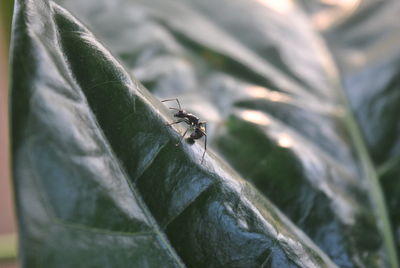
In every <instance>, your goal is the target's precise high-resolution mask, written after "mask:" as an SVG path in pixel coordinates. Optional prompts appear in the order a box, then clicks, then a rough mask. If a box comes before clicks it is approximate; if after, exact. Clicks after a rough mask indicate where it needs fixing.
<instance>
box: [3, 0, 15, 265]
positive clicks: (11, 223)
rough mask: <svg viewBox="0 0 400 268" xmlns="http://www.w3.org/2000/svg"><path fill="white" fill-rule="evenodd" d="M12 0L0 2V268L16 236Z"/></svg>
mask: <svg viewBox="0 0 400 268" xmlns="http://www.w3.org/2000/svg"><path fill="white" fill-rule="evenodd" d="M12 11H13V1H10V0H2V1H0V266H1V267H4V268H11V267H16V263H15V259H16V256H17V255H16V249H17V235H16V233H15V232H16V227H15V219H14V213H13V211H14V207H13V200H12V194H11V193H12V190H11V178H10V166H9V164H10V161H9V159H10V156H9V128H8V81H9V79H8V75H9V71H8V63H9V60H8V51H9V41H10V33H11V19H12Z"/></svg>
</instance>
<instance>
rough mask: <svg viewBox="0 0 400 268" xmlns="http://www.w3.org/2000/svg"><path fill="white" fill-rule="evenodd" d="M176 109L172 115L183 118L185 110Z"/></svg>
mask: <svg viewBox="0 0 400 268" xmlns="http://www.w3.org/2000/svg"><path fill="white" fill-rule="evenodd" d="M174 110H175V109H174ZM176 111H177V113H175V114H174V117H179V118H184V117H185V115H186V112H185V111H184V110H178V109H176Z"/></svg>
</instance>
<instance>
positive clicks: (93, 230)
mask: <svg viewBox="0 0 400 268" xmlns="http://www.w3.org/2000/svg"><path fill="white" fill-rule="evenodd" d="M81 3H82V2H81ZM84 3H86V2H84ZM84 3H82V4H84ZM83 8H84V7H83ZM132 18H135V16H133V17H132ZM135 37H136V38H137V40H138V41H137V42H140V40H144V41H145V40H146V36H141V35H137V36H135ZM12 49H13V50H12V53H13V56H12V67H13V75H12V78H13V79H12V99H11V100H12V137H13V144H12V149H13V170H14V182H15V189H16V192H17V195H16V197H17V208H18V216H19V226H20V233H21V246H20V251H21V257H22V264H23V265H24V266H29V267H60V266H65V267H73V266H77V267H80V266H85V267H127V266H133V267H183V266H189V267H221V266H223V267H259V266H265V267H333V266H335V265H334V264H333V263H332V262H331V261H330V259H329V258H328V257H327V256H326V255H325V254H324V253H322V252H321V251H320V250H319V249H318V247H316V246H315V245H314V243H313V242H311V240H310V239H309V238H308V237H307V236H306V235H304V233H303V232H302V231H300V230H299V229H298V228H297V227H295V226H294V225H293V224H292V223H291V222H290V221H289V220H288V219H287V218H286V217H285V216H284V215H283V214H282V213H281V212H280V211H279V210H278V209H276V208H275V207H274V206H273V205H272V204H271V203H270V202H269V201H268V200H267V199H266V198H265V197H263V196H262V195H260V194H259V193H258V192H257V191H256V190H255V189H254V188H253V186H251V185H250V184H249V183H248V182H246V181H244V180H243V179H241V178H240V177H239V176H238V175H237V174H236V173H235V172H234V171H233V170H231V169H230V168H229V167H228V166H226V165H225V164H224V163H223V162H222V161H221V160H219V158H218V157H217V156H215V155H214V154H213V153H212V152H211V151H210V152H208V153H207V156H206V159H205V164H204V165H201V164H200V156H201V155H202V153H203V146H202V143H201V142H198V143H196V144H195V145H188V144H186V143H183V144H182V145H181V146H179V147H177V146H175V143H176V142H177V140H178V138H179V135H178V133H176V130H182V129H181V128H178V129H171V128H167V127H166V126H165V123H166V122H167V120H171V117H170V114H169V111H168V110H167V109H166V108H165V107H164V106H163V105H161V103H160V102H159V101H158V100H157V99H155V98H154V97H153V96H152V95H151V94H150V93H148V92H147V90H146V89H144V88H143V87H142V86H141V85H140V84H139V83H138V82H137V81H136V80H135V79H133V78H131V77H130V76H129V75H128V74H127V73H126V72H125V70H124V68H123V67H122V66H121V65H120V64H119V63H118V61H117V60H116V59H115V58H114V57H113V56H112V55H111V54H110V53H109V52H108V50H107V49H106V48H105V47H104V46H103V45H102V44H101V43H100V42H98V41H97V39H96V37H95V36H94V35H93V34H92V33H91V32H90V31H89V30H87V29H86V28H85V27H84V26H82V24H81V23H80V22H79V21H78V20H77V19H75V18H74V17H73V16H71V15H70V14H69V13H68V12H67V11H66V10H65V9H63V8H61V7H60V6H58V5H57V4H54V3H53V2H51V1H40V0H34V1H22V0H21V1H17V5H16V10H15V17H14V27H13V48H12Z"/></svg>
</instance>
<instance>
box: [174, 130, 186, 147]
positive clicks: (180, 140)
mask: <svg viewBox="0 0 400 268" xmlns="http://www.w3.org/2000/svg"><path fill="white" fill-rule="evenodd" d="M188 130H189V128H187V129H186V131H185V132H184V133H183V135H182V136H181V138H180V139H179V142H178V143H177V144H175V146H179V143H181V142H182V140H183V138H184V137H185V135H186V133H187V132H188Z"/></svg>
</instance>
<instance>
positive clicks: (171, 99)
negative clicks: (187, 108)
mask: <svg viewBox="0 0 400 268" xmlns="http://www.w3.org/2000/svg"><path fill="white" fill-rule="evenodd" d="M174 100H175V101H176V102H177V103H178V106H179V110H182V108H181V104H180V103H179V100H178V99H177V98H175V99H166V100H162V101H161V102H166V101H174Z"/></svg>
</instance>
